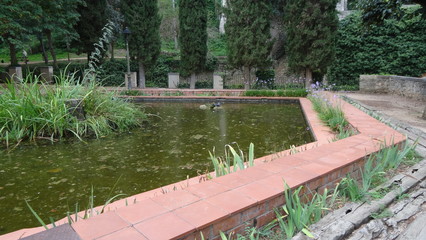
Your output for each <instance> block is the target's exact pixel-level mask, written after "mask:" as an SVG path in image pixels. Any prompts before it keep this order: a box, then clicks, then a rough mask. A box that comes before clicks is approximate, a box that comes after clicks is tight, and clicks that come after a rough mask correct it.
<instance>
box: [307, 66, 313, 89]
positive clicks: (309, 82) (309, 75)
mask: <svg viewBox="0 0 426 240" xmlns="http://www.w3.org/2000/svg"><path fill="white" fill-rule="evenodd" d="M311 84H312V70H311V69H310V68H306V71H305V88H311Z"/></svg>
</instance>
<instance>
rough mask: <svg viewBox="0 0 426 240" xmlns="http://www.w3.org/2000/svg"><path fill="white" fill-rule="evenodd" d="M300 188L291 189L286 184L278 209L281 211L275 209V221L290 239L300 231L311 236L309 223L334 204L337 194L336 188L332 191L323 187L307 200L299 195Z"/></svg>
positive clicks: (319, 217) (321, 215) (320, 216)
mask: <svg viewBox="0 0 426 240" xmlns="http://www.w3.org/2000/svg"><path fill="white" fill-rule="evenodd" d="M302 189H303V187H302V186H301V187H299V188H297V189H296V190H294V191H293V190H291V188H289V187H288V186H287V188H286V191H284V196H285V204H284V206H282V208H281V209H280V210H282V211H280V210H276V211H275V212H276V215H277V219H276V221H277V222H278V225H279V227H280V229H281V230H282V231H283V234H284V235H285V237H286V239H291V238H292V237H293V236H294V235H295V234H296V233H298V232H300V231H302V232H303V233H305V234H306V235H307V236H308V237H312V234H311V233H310V232H309V230H308V227H309V225H311V224H313V223H316V222H318V221H319V220H320V219H321V218H322V217H323V216H324V215H325V214H326V213H327V212H328V211H329V210H330V209H331V207H332V206H333V205H334V204H335V202H336V199H337V196H338V191H337V189H335V190H334V191H332V192H329V191H328V190H327V189H325V190H324V192H323V193H322V194H318V193H314V194H313V196H312V198H311V200H309V199H308V198H307V197H305V198H303V197H302V196H301V190H302ZM282 212H284V214H282Z"/></svg>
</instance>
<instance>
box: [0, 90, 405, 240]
mask: <svg viewBox="0 0 426 240" xmlns="http://www.w3.org/2000/svg"><path fill="white" fill-rule="evenodd" d="M202 98H206V97H202ZM212 98H225V97H212ZM230 98H234V97H230ZM250 99H254V98H250ZM258 99H267V98H258ZM272 99H299V102H300V105H301V106H302V109H303V112H304V115H305V118H306V120H307V122H309V126H310V128H311V130H312V131H313V132H314V134H315V138H316V141H315V142H313V143H309V144H306V145H303V146H299V147H298V150H301V152H300V153H297V154H295V155H291V156H288V155H289V151H288V150H287V151H283V152H281V153H279V154H273V155H269V156H265V157H262V158H258V159H256V164H255V166H254V167H252V168H248V169H246V170H244V171H239V172H236V173H233V174H229V175H227V176H223V177H220V178H215V179H214V180H213V181H202V179H200V178H199V177H195V178H191V179H187V180H184V181H181V182H178V183H175V184H172V185H169V186H166V187H163V188H159V189H154V190H151V191H148V192H145V193H141V194H137V195H134V196H132V197H129V198H127V199H122V200H119V201H117V202H114V203H112V204H110V206H109V207H108V210H109V211H110V212H112V213H116V212H117V214H118V215H117V216H118V217H120V218H121V219H122V220H124V221H125V222H127V223H128V225H127V224H123V226H122V228H124V227H128V226H131V227H132V229H133V230H132V234H140V236H141V239H142V238H143V239H161V236H163V237H166V236H167V238H169V239H177V238H179V239H194V238H195V237H197V238H198V239H199V232H203V234H204V236H205V237H206V238H208V237H209V239H216V238H217V236H218V233H219V230H221V231H224V232H226V231H235V232H243V231H244V229H245V227H246V226H253V225H255V226H261V225H262V224H266V223H267V222H268V221H270V220H272V219H273V217H274V207H278V206H279V205H282V204H283V203H284V202H283V201H284V199H283V197H282V191H283V190H284V183H283V180H285V181H286V182H287V184H288V185H289V186H290V187H292V188H293V187H297V186H301V185H305V186H307V187H309V188H310V189H311V190H314V191H322V190H324V188H332V187H333V184H335V183H336V182H337V181H339V180H340V179H341V178H342V177H345V176H346V175H347V174H354V175H356V174H357V171H358V170H359V165H360V164H362V161H363V159H364V157H365V155H368V154H371V153H372V152H375V151H378V150H379V148H380V146H383V145H385V146H389V145H391V143H393V144H399V143H402V142H404V141H405V140H406V137H405V136H404V135H402V134H400V133H398V132H396V131H395V130H393V129H391V128H390V127H388V126H386V125H385V124H382V123H380V122H378V121H377V120H376V119H374V118H372V117H370V116H368V115H367V114H365V113H364V112H362V111H360V110H358V109H357V108H355V107H354V106H352V105H350V104H348V103H346V102H344V101H342V104H341V105H342V110H343V111H344V112H345V116H346V118H347V120H348V122H349V123H350V124H351V125H352V126H353V127H355V128H356V129H357V130H358V131H359V134H358V135H355V136H352V137H349V138H346V139H343V140H339V141H336V142H331V143H330V142H329V141H330V139H331V138H332V137H333V134H332V133H331V132H330V130H329V129H328V128H326V127H324V126H323V124H322V123H321V122H320V120H319V119H318V117H317V114H316V113H315V112H314V111H313V109H312V104H311V103H310V101H309V100H307V99H306V98H272ZM370 126H371V127H370ZM271 160H273V161H271ZM196 185H198V186H197V187H196V188H191V187H190V186H196ZM197 188H198V189H210V190H209V191H208V192H207V191H204V193H201V192H200V193H199V194H197ZM280 188H281V189H282V190H280ZM174 190H176V191H174ZM216 190H217V191H216ZM164 192H169V194H164ZM209 193H210V194H209ZM168 197H170V199H169V201H180V203H177V204H172V205H170V204H166V202H164V201H160V199H164V198H168ZM236 198H238V199H239V201H237V199H236ZM149 199H151V200H152V201H153V202H154V203H155V204H156V206H157V208H158V209H163V210H161V211H160V212H159V213H158V214H157V215H156V214H155V213H150V217H149V218H144V217H143V216H142V217H141V221H140V222H138V223H137V225H135V226H136V227H135V228H133V225H132V224H133V223H134V221H135V220H134V219H137V218H135V216H131V215H127V218H126V216H125V215H120V211H121V210H120V209H121V208H123V207H125V206H126V201H127V202H128V203H133V202H135V204H134V205H133V204H132V205H131V206H132V207H133V208H137V209H138V211H135V212H144V210H143V209H144V208H147V209H146V210H147V211H148V210H149V206H150V205H149V204H144V200H149ZM178 199H181V200H178ZM151 200H150V201H151ZM231 201H235V202H237V204H230V202H231ZM151 204H153V203H152V202H151ZM136 206H139V207H136ZM128 214H129V213H128ZM100 216H102V215H100ZM114 216H115V215H114ZM136 217H137V216H136ZM97 218H98V216H95V217H93V218H91V219H89V220H90V222H93V221H96V219H97ZM99 218H102V217H99ZM163 218H164V219H163ZM131 219H133V220H131ZM171 219H174V220H173V221H177V222H180V224H181V225H182V231H184V232H179V231H177V229H174V230H173V229H171V230H170V231H171V232H165V231H167V228H164V225H163V226H162V229H161V230H160V229H159V230H158V231H161V233H158V234H159V235H155V237H154V235H153V233H152V231H150V230H147V228H146V227H143V226H153V224H154V223H160V222H162V221H171ZM120 221H121V220H120ZM65 222H67V221H66V219H63V220H61V221H59V223H65ZM84 222H85V221H81V222H79V224H78V226H79V228H81V225H84ZM121 224H122V223H121ZM94 226H95V228H103V226H96V224H95V225H94ZM138 226H140V227H138ZM184 226H185V227H184ZM79 228H77V229H75V228H74V229H75V230H76V232H77V233H79ZM39 229H40V228H37V229H24V230H20V231H17V232H14V233H10V234H6V235H3V236H0V240H6V239H17V238H18V236H22V234H23V233H24V232H25V231H27V232H28V234H25V236H28V235H29V233H30V232H31V233H35V232H37V231H39ZM119 230H120V229H119ZM93 231H96V229H93ZM122 232H126V231H122ZM127 232H128V231H127ZM172 232H173V234H172ZM103 233H104V232H103ZM111 234H112V232H111ZM114 234H115V235H114V236H116V234H117V229H114ZM162 234H163V235H162ZM82 235H83V236H90V234H89V235H87V234H86V235H85V234H82ZM105 235H106V236H108V234H105ZM105 235H104V236H105ZM172 235H173V236H172ZM116 237H117V236H116ZM167 238H166V239H167ZM83 239H92V238H90V237H88V238H83Z"/></svg>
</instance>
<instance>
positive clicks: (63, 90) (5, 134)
mask: <svg viewBox="0 0 426 240" xmlns="http://www.w3.org/2000/svg"><path fill="white" fill-rule="evenodd" d="M55 78H56V82H57V84H56V85H47V84H44V83H43V82H42V81H40V79H39V77H37V76H35V75H34V74H29V75H27V77H26V78H25V79H23V80H22V82H21V83H15V82H9V83H7V84H6V87H4V88H0V92H2V94H1V95H0V144H1V145H4V146H6V147H9V146H11V145H13V144H19V143H20V142H22V141H24V140H30V141H35V140H38V139H48V140H50V141H56V140H60V139H62V138H64V137H66V138H68V137H72V136H74V137H77V138H78V139H80V140H81V139H82V138H83V137H91V136H96V137H100V136H104V135H107V134H109V133H111V132H114V131H117V132H122V131H126V130H128V129H130V128H133V127H137V126H140V124H141V120H143V119H144V118H145V117H146V116H145V114H144V113H143V112H142V111H141V109H139V108H137V107H135V106H134V105H132V104H130V103H127V102H125V101H124V100H121V99H116V98H114V96H113V93H106V92H103V91H101V90H100V89H99V88H98V86H97V84H96V83H95V81H88V83H86V84H81V83H79V81H78V80H79V79H77V78H76V77H75V74H67V73H65V72H62V73H61V74H60V75H59V76H55ZM83 82H84V81H83ZM71 100H73V101H77V102H78V106H72V105H70V101H71ZM76 107H82V108H83V109H84V116H78V115H76V114H75V111H76V110H75V109H76Z"/></svg>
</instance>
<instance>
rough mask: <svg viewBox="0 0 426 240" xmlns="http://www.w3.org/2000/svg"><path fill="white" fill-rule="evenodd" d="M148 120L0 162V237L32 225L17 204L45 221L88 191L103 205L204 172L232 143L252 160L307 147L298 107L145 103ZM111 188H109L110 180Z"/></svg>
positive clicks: (27, 149) (24, 149)
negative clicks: (250, 149)
mask: <svg viewBox="0 0 426 240" xmlns="http://www.w3.org/2000/svg"><path fill="white" fill-rule="evenodd" d="M145 105H146V107H145V108H146V111H148V112H149V113H151V114H154V115H155V116H152V117H151V120H150V122H149V124H147V125H146V126H145V127H144V128H141V129H136V130H133V131H131V132H129V133H125V134H121V135H116V136H110V137H107V138H101V139H97V140H88V141H86V142H85V143H83V142H77V141H75V142H70V143H56V144H44V145H43V144H39V145H38V146H33V145H32V146H21V147H19V148H18V149H16V150H15V151H13V152H11V153H6V152H2V153H1V156H0V234H4V233H7V232H10V231H14V230H17V229H20V228H24V227H33V226H37V225H38V223H37V221H36V220H35V218H34V217H33V216H32V214H31V213H30V212H29V210H28V209H27V207H26V205H25V202H24V200H25V199H27V200H29V201H30V204H31V206H32V207H33V208H34V209H35V210H36V211H37V212H38V213H40V215H41V216H42V217H43V219H44V220H45V221H46V222H49V220H48V218H49V217H54V218H55V219H59V218H62V217H64V215H65V212H66V211H67V210H68V209H69V210H70V211H73V210H74V208H75V204H76V203H77V202H78V203H79V204H80V206H83V208H84V207H85V206H86V204H87V202H88V198H89V195H90V189H91V187H92V186H93V187H94V189H95V202H96V204H102V203H104V202H105V200H106V199H107V198H108V197H109V196H112V195H115V194H118V193H125V194H128V195H133V194H136V193H140V192H143V191H147V190H150V189H153V188H157V187H160V186H162V185H166V184H170V183H173V182H176V181H179V180H183V179H186V177H187V176H189V177H193V176H196V175H197V172H204V171H206V170H207V169H210V170H211V166H210V161H209V159H208V156H209V154H208V151H209V150H210V151H211V150H212V149H213V147H215V148H216V153H217V154H220V153H222V152H223V147H224V145H225V144H228V143H231V142H237V143H238V144H239V145H240V146H241V148H242V149H243V150H244V151H247V149H248V146H249V144H250V142H253V143H254V144H255V155H256V157H260V156H263V155H265V154H269V153H273V152H276V151H279V150H282V149H285V148H289V146H290V145H301V144H304V143H306V142H310V141H312V137H311V135H310V133H309V132H308V131H307V130H306V129H307V126H306V123H305V121H304V119H303V115H302V112H301V110H300V108H299V105H298V104H271V103H269V104H246V103H240V104H233V103H225V104H224V105H223V106H222V107H221V109H215V110H211V109H206V110H202V109H200V108H199V105H200V103H147V104H145ZM118 179H120V181H119V182H118V183H117V186H116V189H115V190H114V191H112V192H111V188H112V187H113V186H114V184H115V183H116V181H117V180H118Z"/></svg>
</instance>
